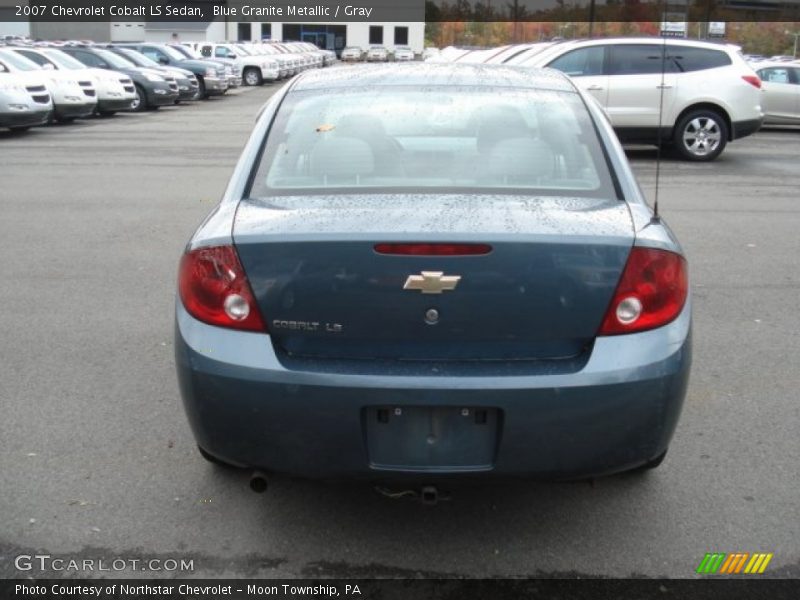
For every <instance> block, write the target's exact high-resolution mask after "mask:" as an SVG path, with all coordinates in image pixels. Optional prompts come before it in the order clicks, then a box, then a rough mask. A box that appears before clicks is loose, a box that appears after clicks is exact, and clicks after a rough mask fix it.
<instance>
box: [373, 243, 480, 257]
mask: <svg viewBox="0 0 800 600" xmlns="http://www.w3.org/2000/svg"><path fill="white" fill-rule="evenodd" d="M491 251H492V247H491V246H490V245H488V244H419V243H414V244H375V252H377V253H378V254H402V255H406V256H475V255H480V254H489V253H490V252H491Z"/></svg>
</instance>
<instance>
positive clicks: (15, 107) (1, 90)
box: [0, 63, 53, 131]
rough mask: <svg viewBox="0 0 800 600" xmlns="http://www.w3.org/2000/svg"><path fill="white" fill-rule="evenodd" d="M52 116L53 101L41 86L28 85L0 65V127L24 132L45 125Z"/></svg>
mask: <svg viewBox="0 0 800 600" xmlns="http://www.w3.org/2000/svg"><path fill="white" fill-rule="evenodd" d="M52 115H53V100H52V98H51V97H50V94H49V93H47V92H46V91H42V90H41V86H37V85H30V83H29V82H27V81H25V80H24V79H22V78H21V77H19V76H17V75H14V74H13V73H11V72H10V71H9V70H8V69H6V67H5V66H4V65H3V64H2V63H0V127H5V128H8V129H10V130H11V131H26V130H28V129H30V128H31V127H36V126H38V125H46V124H47V123H49V122H50V119H51V117H52Z"/></svg>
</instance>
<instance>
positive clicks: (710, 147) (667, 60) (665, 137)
mask: <svg viewBox="0 0 800 600" xmlns="http://www.w3.org/2000/svg"><path fill="white" fill-rule="evenodd" d="M525 66H531V67H545V66H546V67H551V68H554V69H558V70H559V71H563V72H564V73H566V74H567V75H569V76H570V77H572V78H574V79H575V83H576V84H577V85H578V86H580V87H581V88H582V89H584V90H586V91H588V92H589V93H590V94H591V95H592V96H593V97H594V98H595V99H596V100H597V101H598V102H599V103H600V105H601V106H603V107H605V109H606V112H607V113H608V117H609V119H610V120H611V123H612V124H613V126H614V129H615V130H616V132H617V135H618V136H619V137H620V139H621V140H622V141H624V142H635V143H648V144H656V143H658V142H659V140H660V141H662V142H671V143H672V144H673V146H674V148H675V149H677V151H678V152H679V153H680V155H681V156H682V157H683V158H685V159H687V160H692V161H709V160H713V159H715V158H717V157H718V156H719V155H720V154H721V153H722V151H723V150H724V148H725V145H726V144H727V143H728V142H730V141H733V140H737V139H739V138H742V137H745V136H748V135H751V134H753V133H755V132H756V131H758V129H759V128H760V127H761V123H762V122H763V118H764V115H763V112H762V109H761V80H760V79H759V78H758V75H756V73H755V71H753V69H752V68H751V67H750V66H749V65H748V64H747V63H746V62H745V61H744V59H743V58H742V56H741V55H740V54H739V49H738V48H737V47H735V46H731V45H723V44H715V43H709V42H697V41H690V40H677V39H675V40H672V39H671V40H664V39H662V38H658V39H656V38H607V39H595V40H583V41H577V42H567V43H560V44H554V45H553V46H551V47H550V48H548V49H546V50H543V51H542V52H540V53H538V54H535V55H534V56H533V57H531V59H530V60H529V61H528V62H526V63H525Z"/></svg>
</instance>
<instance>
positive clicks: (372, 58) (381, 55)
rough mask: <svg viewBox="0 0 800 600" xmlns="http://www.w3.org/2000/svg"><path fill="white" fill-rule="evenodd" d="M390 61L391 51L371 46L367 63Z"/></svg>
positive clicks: (368, 50)
mask: <svg viewBox="0 0 800 600" xmlns="http://www.w3.org/2000/svg"><path fill="white" fill-rule="evenodd" d="M387 60H389V51H388V50H387V49H386V48H384V47H383V46H375V45H373V46H370V47H369V48H368V49H367V62H386V61H387Z"/></svg>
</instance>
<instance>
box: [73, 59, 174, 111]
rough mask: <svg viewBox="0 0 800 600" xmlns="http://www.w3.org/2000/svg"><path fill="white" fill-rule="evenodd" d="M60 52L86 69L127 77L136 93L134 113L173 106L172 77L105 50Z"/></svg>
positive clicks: (133, 105) (132, 107)
mask: <svg viewBox="0 0 800 600" xmlns="http://www.w3.org/2000/svg"><path fill="white" fill-rule="evenodd" d="M61 50H62V52H64V53H65V54H69V55H70V56H71V57H72V58H74V59H76V60H79V61H80V62H82V63H83V64H85V65H86V66H87V67H93V68H96V69H104V70H107V71H116V72H117V73H122V74H124V75H127V76H128V77H130V78H131V81H132V82H133V86H134V93H135V94H136V97H135V98H134V100H133V103H132V104H131V109H132V110H134V111H137V112H141V111H145V110H155V109H157V108H160V107H161V106H168V105H172V104H175V101H176V100H177V99H178V96H179V94H178V83H177V82H176V81H175V78H174V77H171V76H169V75H167V74H165V73H159V72H158V71H154V70H151V69H146V68H143V67H137V66H136V65H134V64H133V63H132V62H130V61H129V60H127V59H125V58H123V57H121V56H120V55H119V54H116V53H114V52H111V51H110V50H106V49H104V48H98V47H94V46H92V47H81V46H65V47H64V48H62V49H61Z"/></svg>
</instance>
